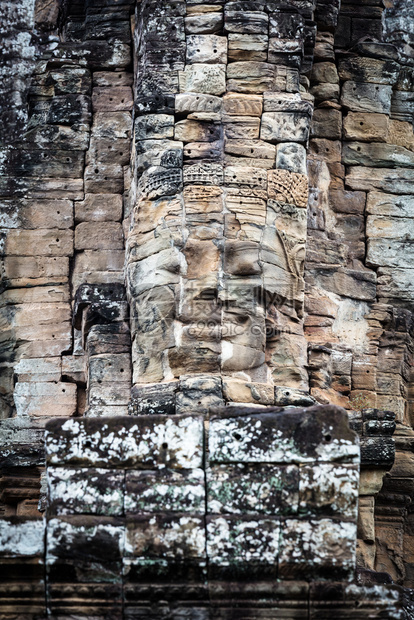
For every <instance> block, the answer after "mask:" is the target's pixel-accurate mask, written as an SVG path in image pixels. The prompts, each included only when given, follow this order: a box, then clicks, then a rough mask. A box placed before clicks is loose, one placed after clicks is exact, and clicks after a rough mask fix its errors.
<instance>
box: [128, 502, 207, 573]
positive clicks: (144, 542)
mask: <svg viewBox="0 0 414 620" xmlns="http://www.w3.org/2000/svg"><path fill="white" fill-rule="evenodd" d="M126 528H127V529H126V540H125V556H126V557H135V558H139V559H140V561H141V562H142V564H143V565H144V564H145V563H146V561H148V560H152V561H154V560H156V561H158V562H159V563H160V564H162V562H163V560H167V561H168V562H169V563H170V562H172V563H174V562H177V563H180V562H185V561H186V560H190V561H194V560H197V561H204V560H205V544H206V543H205V527H204V518H202V517H199V516H194V515H187V514H169V513H159V514H156V515H154V514H153V515H148V514H147V515H139V516H134V517H129V518H128V519H127V526H126Z"/></svg>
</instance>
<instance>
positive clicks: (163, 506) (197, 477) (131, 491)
mask: <svg viewBox="0 0 414 620" xmlns="http://www.w3.org/2000/svg"><path fill="white" fill-rule="evenodd" d="M125 484H126V488H125V513H126V515H129V514H139V513H143V512H191V513H192V514H204V511H205V489H204V471H203V470H202V469H194V470H191V471H189V472H187V471H184V472H178V471H172V470H169V469H163V470H161V471H128V472H127V473H126V483H125Z"/></svg>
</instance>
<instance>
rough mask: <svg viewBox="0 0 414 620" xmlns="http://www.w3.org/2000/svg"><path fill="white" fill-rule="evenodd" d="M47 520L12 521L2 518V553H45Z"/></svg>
mask: <svg viewBox="0 0 414 620" xmlns="http://www.w3.org/2000/svg"><path fill="white" fill-rule="evenodd" d="M44 534H45V521H44V520H43V519H39V520H38V521H34V520H33V521H23V522H22V523H11V522H10V521H9V520H8V519H0V555H2V556H12V557H16V556H34V555H43V547H44Z"/></svg>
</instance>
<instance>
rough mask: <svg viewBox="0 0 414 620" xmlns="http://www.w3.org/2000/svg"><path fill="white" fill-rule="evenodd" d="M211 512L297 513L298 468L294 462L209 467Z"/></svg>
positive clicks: (208, 499) (209, 504)
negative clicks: (285, 465) (290, 463)
mask: <svg viewBox="0 0 414 620" xmlns="http://www.w3.org/2000/svg"><path fill="white" fill-rule="evenodd" d="M207 492H208V496H207V510H208V512H209V513H219V514H240V515H245V514H249V513H255V514H256V515H257V514H265V515H284V514H290V515H292V514H296V513H297V510H298V501H299V495H298V493H299V469H298V467H295V466H294V465H290V466H289V465H288V466H287V467H280V466H277V465H268V464H266V465H241V464H237V465H228V464H226V465H213V466H212V467H211V468H209V469H208V470H207Z"/></svg>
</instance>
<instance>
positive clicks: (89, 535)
mask: <svg viewBox="0 0 414 620" xmlns="http://www.w3.org/2000/svg"><path fill="white" fill-rule="evenodd" d="M124 540H125V523H124V521H123V520H122V519H120V518H116V517H96V516H85V515H82V516H68V517H61V518H54V519H50V520H49V521H48V526H47V549H46V570H47V573H48V575H49V580H50V581H51V582H61V581H64V582H69V583H70V582H72V583H77V582H78V583H79V582H80V583H85V582H86V583H88V582H98V583H107V582H110V583H120V581H121V579H122V576H121V562H122V556H123V553H124Z"/></svg>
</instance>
